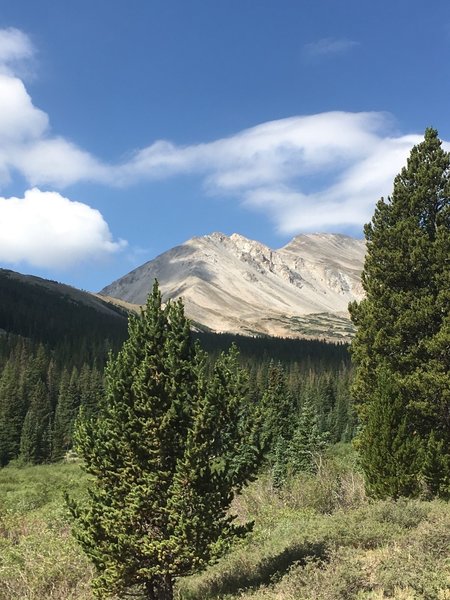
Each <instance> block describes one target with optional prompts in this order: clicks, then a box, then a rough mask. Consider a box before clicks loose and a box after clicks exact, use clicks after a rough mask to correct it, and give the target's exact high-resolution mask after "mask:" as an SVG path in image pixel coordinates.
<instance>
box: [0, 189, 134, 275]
mask: <svg viewBox="0 0 450 600" xmlns="http://www.w3.org/2000/svg"><path fill="white" fill-rule="evenodd" d="M125 246H126V242H124V241H123V240H119V241H117V242H115V241H113V239H112V235H111V232H110V231H109V228H108V225H107V223H106V222H105V220H104V219H103V217H102V215H101V214H100V212H99V211H98V210H95V209H93V208H91V207H90V206H88V205H86V204H82V203H81V202H73V201H71V200H69V199H68V198H65V197H64V196H61V195H60V194H58V193H57V192H43V191H41V190H39V189H37V188H33V189H31V190H28V191H27V192H25V196H24V198H14V197H13V198H0V260H1V261H5V262H8V263H13V264H18V263H22V262H25V263H27V264H29V265H32V266H35V267H47V268H51V267H56V268H61V269H62V268H67V267H69V266H72V265H74V264H76V263H80V262H82V261H85V260H96V259H101V258H104V257H105V256H108V255H111V254H114V253H116V252H118V251H120V250H121V249H122V248H124V247H125Z"/></svg>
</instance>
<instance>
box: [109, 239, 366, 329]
mask: <svg viewBox="0 0 450 600" xmlns="http://www.w3.org/2000/svg"><path fill="white" fill-rule="evenodd" d="M364 254H365V243H364V241H362V240H356V239H354V238H351V237H348V236H345V235H337V234H325V233H321V234H304V235H299V236H297V237H295V238H294V239H293V240H292V241H291V242H289V243H288V244H287V245H286V246H284V247H283V248H280V249H279V250H272V249H271V248H269V247H268V246H265V245H264V244H261V243H260V242H257V241H253V240H249V239H247V238H245V237H243V236H242V235H239V234H237V233H234V234H233V235H231V236H226V235H224V234H222V233H212V234H210V235H205V236H202V237H195V238H192V239H190V240H188V241H187V242H185V243H184V244H181V245H180V246H176V247H175V248H173V249H171V250H168V251H167V252H164V253H163V254H161V255H160V256H158V257H157V258H155V259H154V260H151V261H149V262H147V263H145V264H144V265H142V266H140V267H138V268H137V269H134V270H133V271H131V272H130V273H128V275H125V276H124V277H121V278H120V279H118V280H117V281H115V282H113V283H111V284H110V285H108V286H107V287H105V288H104V289H103V290H102V291H101V292H100V294H101V295H103V296H110V297H112V298H117V299H120V300H124V301H127V302H130V303H133V304H144V303H145V301H146V298H147V295H148V293H149V291H150V289H151V286H152V284H153V281H154V279H155V278H156V279H158V281H159V285H160V288H161V291H162V293H163V297H164V299H169V298H178V297H182V298H183V301H184V305H185V309H186V314H187V315H188V316H189V318H190V319H192V321H193V322H194V324H196V325H198V326H199V327H201V328H203V329H206V330H212V331H226V332H232V333H242V334H252V335H253V334H268V335H277V336H284V337H325V338H331V339H346V338H348V336H349V335H350V334H351V324H350V321H349V320H348V313H347V306H348V303H349V302H350V301H352V300H360V299H361V298H362V295H363V290H362V287H361V282H360V275H361V271H362V267H363V260H364Z"/></svg>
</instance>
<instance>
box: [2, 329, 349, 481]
mask: <svg viewBox="0 0 450 600" xmlns="http://www.w3.org/2000/svg"><path fill="white" fill-rule="evenodd" d="M205 340H206V343H205ZM201 341H202V344H204V345H205V346H206V348H207V349H208V351H209V353H210V357H211V360H213V357H214V356H215V355H217V354H218V353H219V352H220V351H221V350H222V348H228V347H229V345H230V343H231V342H234V343H237V344H236V345H238V344H239V345H241V347H240V352H241V354H240V360H241V363H242V364H243V365H244V366H245V367H246V369H247V371H248V373H249V393H250V396H251V398H252V402H253V403H254V405H255V406H257V407H259V408H258V410H259V415H260V418H261V420H262V422H263V427H262V431H263V434H262V435H263V437H264V444H265V446H266V450H267V452H268V460H269V461H270V462H271V464H272V465H273V466H274V469H275V471H277V472H278V475H277V477H278V478H280V477H282V474H283V473H285V472H287V470H289V469H296V468H299V466H300V462H301V461H300V462H299V459H298V458H296V459H295V460H292V457H293V456H294V455H297V456H300V454H302V453H303V454H302V455H303V456H304V459H302V460H303V462H304V463H305V464H306V462H308V468H311V467H312V461H313V460H314V455H315V454H314V453H315V452H316V451H318V450H320V448H321V447H322V446H323V445H324V444H326V443H329V442H335V441H339V440H348V439H350V438H351V437H352V436H353V433H354V427H355V424H354V413H353V408H352V406H351V402H350V400H349V391H348V390H349V378H350V367H349V363H348V356H347V355H346V349H345V348H344V347H339V346H333V345H327V344H325V343H319V346H317V343H315V342H305V341H301V343H299V342H300V341H298V340H296V341H293V340H276V339H273V340H272V339H269V340H261V339H251V338H243V337H239V336H238V337H236V336H214V335H213V334H207V336H202V337H201ZM89 343H90V342H89V338H88V339H87V341H86V346H89ZM266 344H267V346H268V347H267V346H266ZM106 346H107V343H106V342H105V343H104V344H103V347H102V351H101V352H100V351H99V352H98V355H97V357H96V360H94V361H93V362H91V361H90V358H91V352H87V353H86V354H85V357H84V358H85V360H84V361H83V362H81V363H80V362H79V357H80V355H79V353H77V355H76V357H74V358H73V359H71V360H68V359H66V360H62V358H61V355H60V353H59V348H60V346H57V347H56V349H52V348H50V347H49V346H48V345H44V344H42V343H40V342H34V341H32V340H29V339H26V338H24V337H22V336H15V335H11V334H8V335H2V336H0V466H5V465H6V464H8V463H9V462H10V461H12V460H17V459H18V460H19V461H20V462H23V463H34V464H36V463H44V462H50V461H57V460H60V459H62V458H63V457H64V456H65V455H66V453H67V452H68V451H69V450H70V449H71V447H72V431H73V427H74V423H75V420H76V419H77V417H78V415H79V413H80V410H82V411H83V414H84V415H85V416H90V415H95V413H96V411H97V409H98V405H99V402H100V401H101V398H102V396H103V393H104V389H103V367H104V363H105V359H106V352H105V348H106ZM289 346H291V352H287V348H288V347H289ZM319 347H320V348H322V349H323V350H324V352H323V353H320V352H317V348H319ZM296 349H297V351H296ZM300 350H301V351H300ZM270 354H272V356H273V357H275V359H274V358H272V357H271V356H270ZM283 359H284V360H283ZM301 430H302V431H304V432H306V433H307V436H306V437H307V439H306V438H305V437H304V436H303V437H302V435H303V434H302V435H301ZM300 438H302V441H300ZM299 444H300V445H301V444H303V445H304V448H303V450H301V452H300V454H299V453H298V452H297V450H298V449H299V448H300V446H299ZM296 448H297V450H296Z"/></svg>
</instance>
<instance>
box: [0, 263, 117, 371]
mask: <svg viewBox="0 0 450 600" xmlns="http://www.w3.org/2000/svg"><path fill="white" fill-rule="evenodd" d="M68 290H70V293H69V291H68ZM0 330H4V331H6V332H8V333H12V334H16V335H19V336H23V337H25V338H28V339H30V340H33V341H34V342H40V343H42V344H44V345H46V346H48V347H50V348H53V349H55V350H56V353H55V354H56V358H57V360H58V361H59V362H60V363H61V364H65V363H67V364H77V365H80V366H81V365H82V364H83V362H89V363H93V362H94V361H97V360H98V359H99V357H101V360H104V357H105V356H106V354H107V352H108V349H109V348H113V349H116V350H117V349H118V348H119V347H120V345H121V344H122V343H123V341H124V340H125V339H126V337H127V315H126V313H125V312H124V311H123V310H121V309H120V308H118V307H115V306H113V305H110V304H106V303H103V302H102V301H101V300H99V299H97V298H94V297H91V296H90V295H89V294H88V293H86V292H81V291H79V290H75V289H73V290H72V289H71V288H68V287H67V286H62V285H60V284H57V283H56V282H51V281H46V280H40V279H38V278H31V277H26V276H22V275H19V274H16V273H13V272H12V271H6V270H4V269H0Z"/></svg>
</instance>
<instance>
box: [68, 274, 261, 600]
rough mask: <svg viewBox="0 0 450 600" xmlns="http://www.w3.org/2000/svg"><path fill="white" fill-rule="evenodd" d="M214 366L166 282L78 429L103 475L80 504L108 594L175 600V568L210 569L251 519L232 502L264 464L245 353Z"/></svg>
mask: <svg viewBox="0 0 450 600" xmlns="http://www.w3.org/2000/svg"><path fill="white" fill-rule="evenodd" d="M207 370H208V369H207V364H206V358H205V355H204V354H203V352H201V351H200V349H199V348H198V347H197V346H195V345H194V344H193V343H192V340H191V334H190V330H189V322H188V321H187V319H186V318H185V316H184V311H183V305H182V304H181V302H175V303H171V302H169V303H167V305H166V306H165V307H164V308H163V307H162V305H161V295H160V292H159V289H158V286H157V284H156V283H155V286H154V288H153V292H152V293H151V294H150V296H149V298H148V301H147V305H146V308H145V310H144V311H143V313H142V315H141V317H140V318H138V317H136V318H135V317H133V318H131V319H130V322H129V337H128V340H127V341H126V342H125V344H124V346H123V348H122V350H121V351H120V352H119V354H118V356H117V357H116V358H113V357H110V360H109V362H108V365H107V369H106V378H105V379H106V381H105V383H106V395H105V398H104V401H103V402H102V403H101V407H100V412H99V415H98V417H97V419H96V420H94V421H89V420H84V419H81V420H80V423H79V425H78V429H77V433H76V439H77V450H78V453H79V454H80V455H81V457H82V458H83V459H84V464H85V468H86V470H87V472H88V473H90V474H91V475H92V476H93V484H92V487H91V489H90V492H89V499H88V500H87V502H86V504H85V505H76V504H75V503H73V502H71V501H69V506H70V507H71V510H72V513H73V515H74V517H75V529H74V532H75V535H76V537H77V539H78V540H79V542H80V543H81V545H82V547H83V549H84V551H85V552H86V553H87V555H88V556H89V557H90V558H91V560H92V561H93V563H94V566H95V568H96V578H95V580H94V589H95V591H96V593H97V595H98V596H99V597H106V596H107V595H108V594H118V595H121V597H122V596H123V594H125V593H127V592H128V591H131V592H134V591H136V592H138V593H141V594H143V597H145V598H147V599H153V600H170V599H171V598H172V597H173V582H174V580H175V578H177V577H180V576H183V575H188V574H191V573H193V572H196V571H198V570H201V569H203V568H205V567H206V565H208V564H209V563H210V562H211V561H213V560H215V559H216V558H217V557H218V556H219V555H220V554H222V553H223V552H224V551H225V550H226V548H227V547H228V545H229V544H230V543H231V541H232V540H233V539H234V538H236V537H240V536H243V535H245V533H246V532H247V531H248V529H249V527H248V526H238V525H236V524H235V523H234V517H233V516H232V515H230V512H229V507H230V503H231V501H232V499H233V496H234V493H235V492H236V491H238V490H239V489H241V487H242V486H243V485H244V483H245V482H246V480H247V479H248V478H249V477H250V476H251V474H252V472H253V471H254V470H255V468H256V466H257V462H258V452H257V449H256V448H254V447H252V444H251V442H250V443H249V439H250V440H251V439H252V429H251V409H250V407H249V405H248V403H247V402H245V395H246V394H247V390H248V381H247V378H246V376H245V373H244V372H243V371H242V369H240V367H239V366H238V363H237V356H236V352H235V351H232V352H231V353H230V354H226V355H222V356H221V357H220V358H219V360H218V361H217V362H216V364H215V367H214V368H213V372H212V373H211V375H210V376H209V377H208V376H207Z"/></svg>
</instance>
